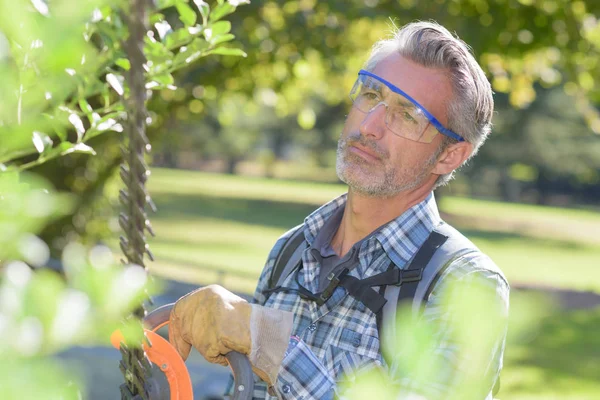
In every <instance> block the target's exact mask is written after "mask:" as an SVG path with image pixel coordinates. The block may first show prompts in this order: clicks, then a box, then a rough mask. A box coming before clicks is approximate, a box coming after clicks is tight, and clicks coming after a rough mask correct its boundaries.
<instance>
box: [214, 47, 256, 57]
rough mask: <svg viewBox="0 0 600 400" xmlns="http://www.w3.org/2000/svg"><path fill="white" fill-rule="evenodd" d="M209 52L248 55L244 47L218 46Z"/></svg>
mask: <svg viewBox="0 0 600 400" xmlns="http://www.w3.org/2000/svg"><path fill="white" fill-rule="evenodd" d="M207 54H221V55H223V56H242V57H246V56H247V54H246V53H245V52H244V51H243V50H242V49H235V48H231V47H217V48H216V49H213V50H211V51H209V52H208V53H207Z"/></svg>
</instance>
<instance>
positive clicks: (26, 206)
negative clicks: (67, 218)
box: [0, 173, 158, 399]
mask: <svg viewBox="0 0 600 400" xmlns="http://www.w3.org/2000/svg"><path fill="white" fill-rule="evenodd" d="M11 176H12V178H11ZM0 199H1V200H0V203H1V206H0V226H1V227H2V232H3V235H2V237H1V238H0V242H1V244H2V245H1V246H0V249H1V250H0V260H2V262H3V266H2V275H1V277H0V298H1V299H2V301H0V321H1V322H2V323H1V324H0V333H1V335H2V339H3V340H2V343H0V357H2V359H3V360H4V362H3V363H2V366H0V387H1V388H2V397H3V398H6V399H35V398H40V397H43V398H47V399H54V398H56V399H58V398H64V399H78V398H80V397H79V396H80V394H79V390H80V387H81V383H80V382H78V378H77V377H73V376H71V375H69V374H67V373H66V372H65V371H64V370H63V369H62V368H61V367H60V365H59V364H58V363H57V361H56V360H53V359H52V358H50V356H51V355H53V354H55V353H56V352H59V351H61V350H63V349H65V348H67V347H69V346H72V345H75V344H78V345H90V344H98V343H108V338H109V337H110V334H111V333H112V332H113V331H114V330H115V329H118V328H120V329H121V330H122V331H124V332H128V333H127V334H126V336H125V337H126V340H128V341H132V343H135V342H139V341H140V340H141V339H140V338H139V337H136V336H135V333H136V332H140V331H141V330H140V329H139V321H136V320H129V321H128V322H126V323H123V317H125V316H127V315H129V314H130V313H131V312H132V310H133V309H135V308H136V307H137V306H138V305H139V304H140V302H141V301H142V300H143V299H145V298H146V296H147V293H155V292H156V290H157V289H158V286H157V284H156V283H153V282H147V279H148V278H147V276H146V273H145V271H144V270H143V269H142V268H141V267H139V266H128V267H125V268H124V267H123V266H120V265H118V264H117V263H116V262H115V257H114V255H113V254H112V252H111V251H110V250H109V249H108V248H106V247H101V246H98V247H94V248H92V249H91V250H90V251H89V252H88V251H87V250H86V248H84V247H83V246H82V245H80V244H77V243H71V244H69V245H68V246H67V248H66V249H65V251H64V252H63V265H64V276H60V275H59V274H58V273H56V272H54V271H51V270H49V269H41V270H37V271H36V270H35V268H37V267H43V266H45V265H47V263H48V258H49V256H50V251H49V249H48V246H47V245H46V244H45V243H44V242H43V241H42V240H40V239H39V238H38V237H37V236H36V233H37V232H38V231H39V230H40V229H41V228H42V227H43V226H44V225H45V224H46V223H47V222H48V221H49V220H51V219H53V218H56V217H58V216H60V215H61V214H63V213H65V212H66V211H67V210H68V209H69V207H70V204H71V203H72V196H67V195H65V194H60V193H55V192H54V190H53V189H52V188H51V186H50V185H48V183H47V182H44V181H43V180H41V179H40V178H38V177H31V176H28V175H25V174H21V175H20V176H18V175H17V174H16V173H13V174H9V173H4V174H2V175H0ZM21 260H23V261H21ZM24 261H25V262H26V263H25V262H24ZM135 326H138V329H132V327H135ZM132 335H133V336H132ZM73 379H75V381H73ZM61 396H62V397H61Z"/></svg>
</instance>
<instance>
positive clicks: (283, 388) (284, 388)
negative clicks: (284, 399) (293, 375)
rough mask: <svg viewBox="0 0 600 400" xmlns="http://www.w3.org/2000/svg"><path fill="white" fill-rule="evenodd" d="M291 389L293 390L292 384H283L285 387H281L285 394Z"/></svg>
mask: <svg viewBox="0 0 600 400" xmlns="http://www.w3.org/2000/svg"><path fill="white" fill-rule="evenodd" d="M290 390H292V388H291V387H290V385H283V387H282V388H281V391H282V392H283V393H285V394H288V393H289V392H290Z"/></svg>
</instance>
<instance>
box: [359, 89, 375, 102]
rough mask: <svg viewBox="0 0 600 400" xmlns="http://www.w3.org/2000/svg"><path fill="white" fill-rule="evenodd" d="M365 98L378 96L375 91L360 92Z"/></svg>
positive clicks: (372, 98) (369, 98)
mask: <svg viewBox="0 0 600 400" xmlns="http://www.w3.org/2000/svg"><path fill="white" fill-rule="evenodd" d="M361 96H363V97H364V98H365V99H368V100H377V99H378V98H379V94H378V93H377V92H370V91H365V92H363V93H362V94H361Z"/></svg>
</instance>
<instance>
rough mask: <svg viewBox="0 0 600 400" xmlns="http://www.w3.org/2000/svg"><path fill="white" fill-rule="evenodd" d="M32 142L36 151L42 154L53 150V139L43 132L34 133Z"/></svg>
mask: <svg viewBox="0 0 600 400" xmlns="http://www.w3.org/2000/svg"><path fill="white" fill-rule="evenodd" d="M32 141H33V145H34V146H35V149H36V150H37V151H38V153H40V154H41V153H43V152H45V151H46V150H48V149H51V148H52V139H50V136H48V135H46V134H45V133H43V132H38V131H33V137H32Z"/></svg>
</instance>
